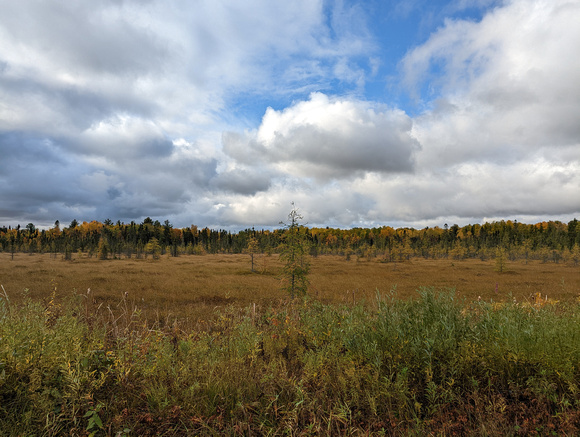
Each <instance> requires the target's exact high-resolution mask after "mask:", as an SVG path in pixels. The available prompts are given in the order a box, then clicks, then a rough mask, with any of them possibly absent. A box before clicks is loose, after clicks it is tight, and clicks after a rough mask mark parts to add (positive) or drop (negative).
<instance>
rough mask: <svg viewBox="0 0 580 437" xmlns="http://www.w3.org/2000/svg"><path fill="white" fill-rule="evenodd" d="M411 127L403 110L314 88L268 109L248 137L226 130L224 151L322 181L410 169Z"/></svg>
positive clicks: (415, 145)
mask: <svg viewBox="0 0 580 437" xmlns="http://www.w3.org/2000/svg"><path fill="white" fill-rule="evenodd" d="M411 127H412V122H411V119H410V118H409V117H408V116H407V115H406V114H405V113H404V112H403V111H400V110H393V109H389V108H387V107H386V106H384V105H379V104H376V103H372V102H364V101H359V100H354V99H347V98H343V99H340V98H330V97H328V96H326V95H324V94H321V93H313V94H311V96H310V99H309V100H307V101H302V102H296V103H295V104H294V105H292V106H290V107H288V108H286V109H284V110H283V111H276V110H274V109H272V108H268V110H267V111H266V113H265V114H264V117H263V119H262V123H261V125H260V127H259V128H258V130H257V131H256V132H255V133H248V132H246V134H245V138H244V137H243V136H241V135H239V134H227V135H225V136H224V137H223V141H224V151H225V152H226V153H228V154H229V155H230V156H232V157H233V158H236V159H240V160H241V161H243V162H248V161H254V162H256V161H260V162H265V163H271V164H273V165H274V166H275V167H276V168H277V169H278V170H279V171H282V172H283V173H284V174H287V175H291V176H297V177H309V178H315V179H320V180H328V179H332V178H338V179H340V178H349V177H351V176H353V175H357V174H362V173H364V172H368V171H372V172H385V173H389V172H409V171H412V169H413V156H414V153H415V152H416V151H417V150H418V143H417V142H416V140H415V139H414V138H413V137H412V136H411V135H410V131H411ZM248 157H252V158H248Z"/></svg>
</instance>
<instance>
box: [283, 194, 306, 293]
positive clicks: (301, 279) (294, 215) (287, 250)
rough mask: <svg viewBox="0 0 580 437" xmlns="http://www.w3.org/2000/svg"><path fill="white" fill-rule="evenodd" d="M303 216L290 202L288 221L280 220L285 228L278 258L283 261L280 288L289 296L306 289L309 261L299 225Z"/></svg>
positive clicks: (303, 236) (304, 239) (303, 291)
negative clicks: (290, 209)
mask: <svg viewBox="0 0 580 437" xmlns="http://www.w3.org/2000/svg"><path fill="white" fill-rule="evenodd" d="M302 219H303V217H302V216H301V215H300V213H299V212H298V209H296V207H295V206H294V203H292V211H290V214H288V223H284V222H280V224H281V225H283V227H284V228H285V230H286V232H285V233H284V243H283V245H282V252H281V254H280V259H281V260H282V261H284V267H283V269H282V288H283V289H284V290H286V291H287V292H288V293H289V294H290V298H292V299H294V297H296V296H305V295H306V292H307V291H308V273H309V271H310V262H309V259H308V258H309V257H308V253H309V250H308V244H307V241H306V238H305V237H306V236H305V234H304V233H303V232H301V230H302V228H303V227H302V226H301V225H300V221H301V220H302Z"/></svg>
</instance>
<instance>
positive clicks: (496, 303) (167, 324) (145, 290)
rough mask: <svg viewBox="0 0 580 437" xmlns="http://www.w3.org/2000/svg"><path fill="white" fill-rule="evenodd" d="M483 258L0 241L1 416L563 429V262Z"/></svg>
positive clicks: (573, 284) (13, 430)
mask: <svg viewBox="0 0 580 437" xmlns="http://www.w3.org/2000/svg"><path fill="white" fill-rule="evenodd" d="M494 267H495V265H494V262H493V261H492V260H489V261H481V260H464V261H451V260H425V259H412V260H410V261H407V262H403V263H396V264H395V263H384V262H380V261H379V260H378V259H370V260H369V259H360V260H357V259H354V258H353V259H351V260H350V261H347V260H346V259H345V258H344V257H337V256H319V257H317V258H314V259H312V270H311V274H310V281H311V290H310V297H309V298H308V299H306V300H300V299H296V300H295V301H289V299H288V298H287V296H285V295H284V294H283V293H282V291H280V289H279V287H280V284H279V280H278V275H279V271H280V268H281V265H280V261H279V260H278V258H277V256H276V255H273V256H259V257H258V259H257V262H256V272H252V271H251V270H250V258H249V256H248V255H202V256H180V257H176V258H171V257H162V258H161V259H159V260H152V259H148V260H147V259H142V260H141V259H122V260H103V261H99V260H96V259H94V258H88V257H86V256H78V255H75V258H73V260H72V261H64V260H62V259H59V258H57V259H54V258H51V257H50V256H49V255H40V254H36V255H27V254H17V255H16V256H15V257H14V259H13V260H12V259H11V257H10V255H7V254H0V284H1V285H2V286H3V289H0V435H6V436H18V437H20V436H27V435H42V436H60V435H71V436H72V435H74V436H115V437H121V436H123V437H128V436H147V435H148V436H189V435H212V436H213V435H256V436H261V435H312V436H313V435H377V436H379V435H381V436H382V435H392V436H406V435H415V436H423V435H434V436H435V435H441V436H447V435H467V436H496V435H497V436H499V435H502V436H503V435H514V436H515V435H522V436H523V435H568V436H572V435H579V433H580V303H579V302H578V295H579V293H580V274H579V270H578V267H573V266H569V265H566V264H564V263H560V264H556V263H540V262H529V263H527V264H526V263H524V262H517V261H514V262H508V264H507V266H506V270H505V271H504V272H503V273H498V272H496V271H495V268H494ZM89 289H90V291H89ZM453 290H455V291H453Z"/></svg>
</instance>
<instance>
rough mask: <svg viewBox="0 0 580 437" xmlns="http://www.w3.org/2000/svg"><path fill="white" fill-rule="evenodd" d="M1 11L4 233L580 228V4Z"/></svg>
mask: <svg viewBox="0 0 580 437" xmlns="http://www.w3.org/2000/svg"><path fill="white" fill-rule="evenodd" d="M0 8H1V9H2V11H3V13H2V15H1V16H0V224H3V225H16V224H18V223H20V224H22V225H25V224H26V223H29V222H32V223H34V224H36V225H37V226H50V225H52V224H53V223H54V221H55V220H60V222H61V223H68V222H70V221H71V220H72V219H77V220H79V221H83V220H93V219H97V220H104V219H106V218H110V219H112V220H114V221H116V220H121V221H124V222H129V221H131V220H135V221H138V222H139V221H142V220H143V219H144V218H145V217H147V216H150V217H152V218H155V219H159V220H160V221H163V220H165V219H169V220H170V221H171V222H172V223H173V224H174V225H176V226H188V225H190V224H197V225H200V226H210V227H219V228H228V229H232V230H236V229H242V228H245V227H248V226H258V227H276V226H277V224H278V222H279V221H280V220H282V219H284V218H285V217H286V215H287V213H288V210H289V209H290V204H291V202H295V203H296V205H297V206H298V207H299V208H300V210H301V212H302V214H303V215H304V216H305V218H306V220H307V221H308V222H309V224H310V225H313V226H335V227H352V226H381V225H391V226H414V227H424V226H436V225H439V226H442V225H443V224H444V223H449V224H451V223H458V224H460V225H463V224H468V223H475V222H483V221H489V220H501V219H512V220H519V221H521V222H536V221H540V220H550V219H551V220H562V221H568V220H571V219H572V218H573V217H579V216H580V194H579V193H580V127H579V126H580V123H578V120H580V81H578V79H577V78H578V77H580V61H579V60H578V56H577V47H580V29H579V26H578V25H577V23H578V22H580V1H579V0H504V1H501V0H448V1H443V0H439V1H427V0H408V1H400V0H391V1H378V0H376V1H375V0H370V1H364V2H363V1H346V0H345V1H315V0H297V1H294V2H281V1H271V0H248V1H246V2H233V1H216V0H212V1H210V0H207V1H203V0H200V1H196V2H189V1H186V0H166V1H161V0H148V1H145V2H143V1H137V0H123V1H119V0H98V1H91V2H88V1H87V2H61V1H57V0H30V1H26V2H13V1H10V0H0Z"/></svg>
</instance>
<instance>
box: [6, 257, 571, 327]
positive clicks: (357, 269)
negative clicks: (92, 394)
mask: <svg viewBox="0 0 580 437" xmlns="http://www.w3.org/2000/svg"><path fill="white" fill-rule="evenodd" d="M311 261H312V268H311V272H310V275H309V279H310V291H309V292H310V294H311V295H312V296H314V297H316V298H317V299H319V300H321V301H322V302H325V303H351V304H352V303H360V302H366V303H367V304H368V305H374V302H375V295H376V292H377V290H378V291H380V292H387V291H389V290H391V289H393V288H396V290H397V295H398V296H399V297H400V298H402V299H407V298H412V297H416V296H417V289H418V288H419V287H422V286H434V287H438V288H453V289H454V290H455V292H456V294H457V295H458V296H460V297H464V298H465V299H466V300H467V301H472V300H477V299H478V298H481V299H482V300H485V301H491V300H494V301H497V302H505V301H507V300H509V299H513V298H516V299H517V300H518V301H525V300H530V299H535V296H536V294H537V293H540V294H541V295H542V296H543V297H545V296H547V297H548V298H551V299H555V300H560V301H562V302H568V303H569V302H575V301H576V299H577V298H578V297H579V296H580V267H578V266H573V265H570V264H566V263H553V262H547V263H542V262H541V261H529V262H527V263H526V262H525V261H521V260H518V261H507V263H506V268H505V271H504V272H503V273H498V272H497V271H496V269H495V264H494V260H486V261H481V260H480V259H466V260H448V259H423V258H412V259H411V260H409V261H406V262H402V263H401V262H397V263H392V262H381V260H380V259H378V258H374V259H370V260H368V259H366V258H363V259H360V260H358V261H357V258H356V257H352V259H351V260H350V261H346V259H345V257H341V256H333V255H324V256H318V257H316V258H312V260H311ZM281 268H282V265H281V263H280V262H279V260H278V257H277V255H272V256H266V255H259V256H257V257H256V260H255V270H256V272H251V264H250V256H249V255H231V254H220V255H202V256H195V255H184V256H179V257H175V258H174V257H169V256H163V257H161V259H159V260H152V259H151V258H149V259H134V258H132V259H112V260H97V259H96V258H95V257H93V258H89V257H88V256H86V255H82V256H78V255H77V254H74V255H73V260H72V261H64V260H62V259H61V257H57V258H56V259H54V258H51V256H50V255H49V254H31V255H29V254H17V256H15V257H14V260H11V257H10V254H7V253H0V284H2V285H3V286H4V287H5V289H6V290H7V292H9V293H10V295H11V296H12V298H13V300H15V301H18V300H19V299H21V298H22V297H23V295H27V296H29V297H31V298H33V299H45V300H46V299H47V298H48V297H49V296H50V295H51V294H52V292H53V289H54V288H56V289H57V293H56V295H57V298H61V297H65V296H68V295H70V294H71V293H72V292H73V291H76V293H77V294H86V293H87V290H89V289H90V290H91V292H90V298H91V299H92V300H94V302H96V303H103V306H104V307H106V305H117V304H118V303H119V300H120V297H121V296H122V295H124V294H125V293H126V294H127V295H126V297H127V299H128V301H129V303H131V304H132V305H133V306H135V305H136V306H137V307H138V309H139V310H140V311H142V312H144V313H145V315H146V316H147V318H149V319H152V318H156V317H159V318H162V319H163V318H167V317H178V318H179V319H180V320H182V321H188V322H194V321H195V320H196V319H198V318H199V317H207V314H208V313H211V312H212V311H213V310H214V309H215V308H223V307H224V306H226V305H230V304H233V305H235V306H237V307H241V308H243V307H247V306H248V305H252V304H256V305H258V306H262V305H269V304H271V303H273V302H276V301H277V300H278V299H280V298H281V297H285V295H284V293H283V292H281V291H280V281H279V275H280V271H281ZM24 290H27V291H26V292H25V293H24Z"/></svg>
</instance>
